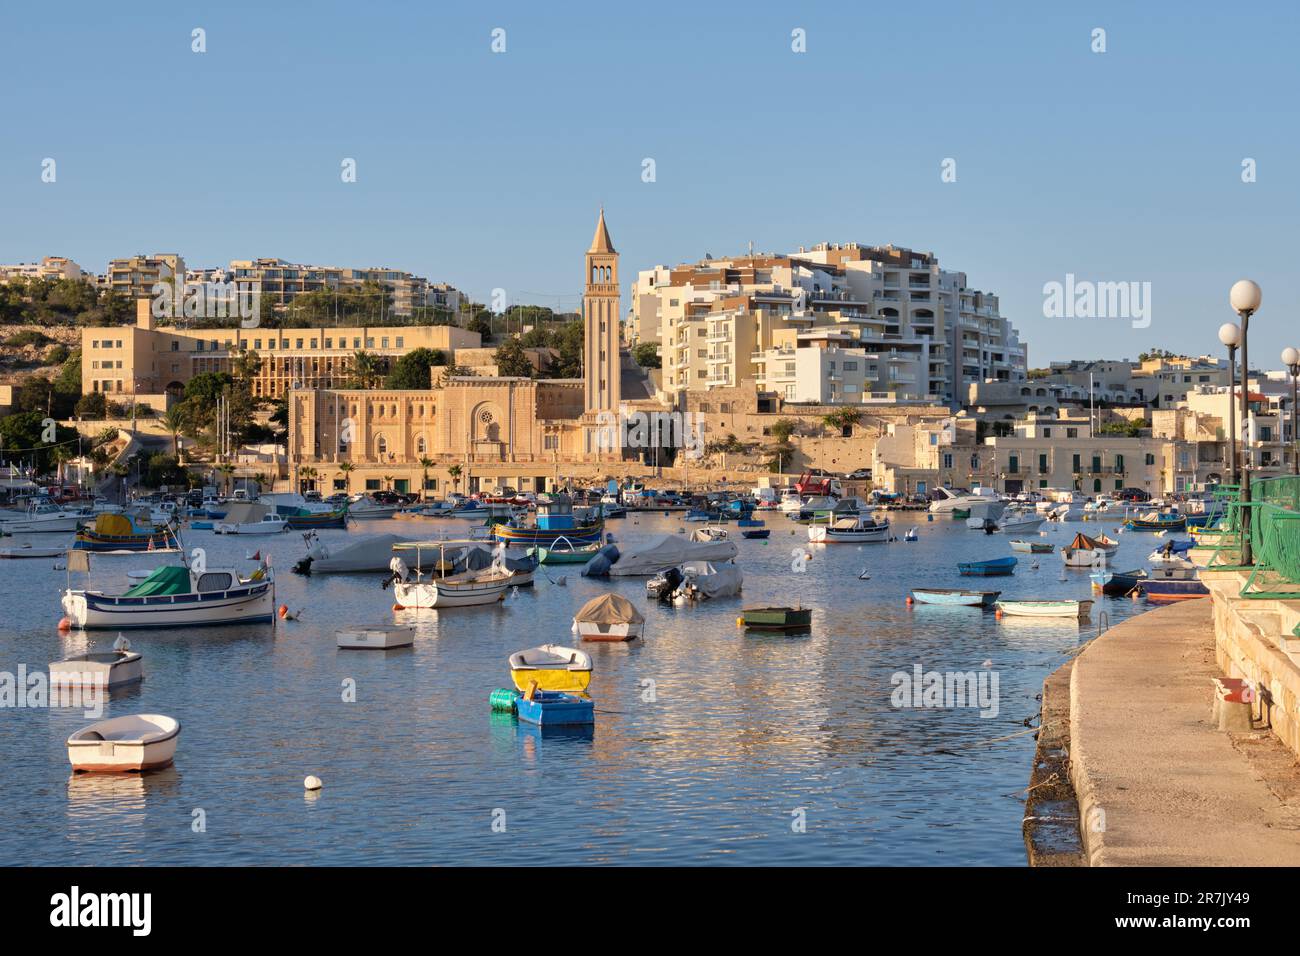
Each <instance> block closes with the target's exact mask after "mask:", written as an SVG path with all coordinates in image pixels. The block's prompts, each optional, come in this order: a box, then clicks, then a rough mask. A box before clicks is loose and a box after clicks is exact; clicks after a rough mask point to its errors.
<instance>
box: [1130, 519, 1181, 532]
mask: <svg viewBox="0 0 1300 956" xmlns="http://www.w3.org/2000/svg"><path fill="white" fill-rule="evenodd" d="M1124 527H1125V529H1127V530H1129V531H1186V530H1187V519H1186V518H1178V519H1177V520H1175V521H1143V520H1142V519H1141V518H1130V519H1129V520H1128V521H1125V522H1124Z"/></svg>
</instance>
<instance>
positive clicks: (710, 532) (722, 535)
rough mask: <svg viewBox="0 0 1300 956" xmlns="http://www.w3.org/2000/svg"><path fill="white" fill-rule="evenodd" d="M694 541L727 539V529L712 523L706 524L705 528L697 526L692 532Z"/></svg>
mask: <svg viewBox="0 0 1300 956" xmlns="http://www.w3.org/2000/svg"><path fill="white" fill-rule="evenodd" d="M691 540H692V541H726V540H727V529H726V528H717V527H714V526H712V525H705V526H704V527H703V528H696V529H695V530H694V531H692V532H691Z"/></svg>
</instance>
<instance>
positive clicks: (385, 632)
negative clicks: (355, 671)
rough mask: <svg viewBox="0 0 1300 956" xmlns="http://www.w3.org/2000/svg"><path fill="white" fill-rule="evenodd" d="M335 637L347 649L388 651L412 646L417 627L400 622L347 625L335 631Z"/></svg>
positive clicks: (340, 645)
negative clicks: (359, 625) (361, 625)
mask: <svg viewBox="0 0 1300 956" xmlns="http://www.w3.org/2000/svg"><path fill="white" fill-rule="evenodd" d="M334 639H335V641H336V642H337V644H338V646H339V647H340V648H343V649H345V650H377V651H388V650H392V649H393V648H395V647H410V646H411V645H412V644H414V643H415V628H413V627H403V626H401V625H400V624H372V625H368V626H363V627H346V628H342V629H340V630H338V631H335V632H334Z"/></svg>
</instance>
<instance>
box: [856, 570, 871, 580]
mask: <svg viewBox="0 0 1300 956" xmlns="http://www.w3.org/2000/svg"><path fill="white" fill-rule="evenodd" d="M858 580H859V581H870V580H871V575H870V574H868V573H867V569H866V568H863V569H862V573H861V574H859V575H858Z"/></svg>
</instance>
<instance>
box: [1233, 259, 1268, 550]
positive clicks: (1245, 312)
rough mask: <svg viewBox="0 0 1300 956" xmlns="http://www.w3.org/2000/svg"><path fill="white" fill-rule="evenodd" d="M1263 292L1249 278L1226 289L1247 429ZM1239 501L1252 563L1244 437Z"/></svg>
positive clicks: (1244, 542) (1247, 453) (1243, 537)
mask: <svg viewBox="0 0 1300 956" xmlns="http://www.w3.org/2000/svg"><path fill="white" fill-rule="evenodd" d="M1262 295H1263V294H1262V293H1261V292H1260V289H1259V286H1258V285H1256V284H1255V283H1254V282H1251V281H1250V280H1249V279H1240V280H1238V281H1237V282H1234V283H1233V285H1232V288H1231V289H1230V290H1229V291H1228V303H1229V305H1231V306H1232V311H1234V312H1236V313H1237V315H1238V316H1239V317H1240V318H1241V426H1242V428H1243V429H1244V430H1246V431H1249V430H1248V429H1246V423H1247V422H1248V421H1250V357H1249V352H1248V350H1247V342H1248V340H1249V334H1250V317H1251V316H1252V315H1254V314H1255V313H1256V312H1258V311H1259V302H1260V299H1261V298H1262ZM1241 503H1242V504H1243V505H1245V507H1244V508H1243V509H1242V510H1243V511H1244V512H1245V514H1244V517H1243V518H1242V523H1241V563H1242V565H1243V566H1250V565H1252V564H1254V563H1255V562H1254V555H1253V554H1251V547H1250V528H1251V525H1252V524H1253V523H1254V522H1253V520H1252V517H1251V509H1250V444H1249V442H1247V441H1246V439H1245V436H1243V437H1242V441H1241Z"/></svg>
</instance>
